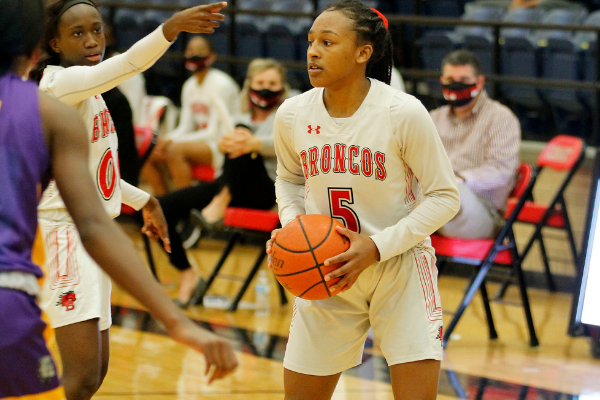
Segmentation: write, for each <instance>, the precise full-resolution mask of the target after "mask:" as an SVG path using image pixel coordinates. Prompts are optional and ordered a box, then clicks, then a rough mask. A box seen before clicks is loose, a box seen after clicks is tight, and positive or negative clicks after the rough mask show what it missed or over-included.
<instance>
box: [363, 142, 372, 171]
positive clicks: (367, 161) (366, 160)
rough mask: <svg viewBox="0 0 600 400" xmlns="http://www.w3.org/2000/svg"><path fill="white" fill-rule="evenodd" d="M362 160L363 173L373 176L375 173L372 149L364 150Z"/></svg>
mask: <svg viewBox="0 0 600 400" xmlns="http://www.w3.org/2000/svg"><path fill="white" fill-rule="evenodd" d="M361 162H362V172H363V175H364V176H371V175H372V174H373V154H371V150H370V149H367V148H365V149H363V150H362V156H361Z"/></svg>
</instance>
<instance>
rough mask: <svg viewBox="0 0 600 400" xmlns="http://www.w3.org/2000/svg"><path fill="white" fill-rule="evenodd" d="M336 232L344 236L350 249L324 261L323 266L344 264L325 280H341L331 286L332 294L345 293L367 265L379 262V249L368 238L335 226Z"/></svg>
mask: <svg viewBox="0 0 600 400" xmlns="http://www.w3.org/2000/svg"><path fill="white" fill-rule="evenodd" d="M336 230H337V231H338V233H339V234H340V235H343V236H346V237H347V238H348V239H349V240H350V248H349V249H348V250H346V251H345V252H343V253H342V254H338V255H337V256H335V257H331V258H330V259H327V260H325V265H330V264H335V263H342V262H345V264H344V265H343V266H341V267H340V268H338V269H336V270H335V271H333V272H330V273H329V274H327V275H326V276H325V280H326V281H329V280H331V279H334V278H341V279H340V280H339V282H337V283H336V284H335V285H333V286H331V288H330V290H331V291H332V292H333V291H337V290H341V291H342V292H345V291H346V290H348V289H350V288H351V287H352V285H354V282H356V280H357V279H358V276H359V275H360V274H361V273H362V272H363V271H364V270H365V269H367V267H368V266H369V265H371V264H373V263H374V262H375V261H378V260H379V249H377V246H376V245H375V242H373V240H371V238H370V237H368V236H364V235H361V234H359V233H356V232H353V231H351V230H350V229H347V228H344V227H343V226H337V227H336Z"/></svg>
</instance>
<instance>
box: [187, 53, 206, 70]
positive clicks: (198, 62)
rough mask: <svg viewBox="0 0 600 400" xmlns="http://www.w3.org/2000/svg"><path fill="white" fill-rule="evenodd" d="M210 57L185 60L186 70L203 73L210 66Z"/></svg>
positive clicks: (194, 57)
mask: <svg viewBox="0 0 600 400" xmlns="http://www.w3.org/2000/svg"><path fill="white" fill-rule="evenodd" d="M208 59H209V57H198V56H193V57H189V58H186V59H185V69H187V70H188V71H190V72H196V71H202V70H203V69H204V68H207V67H208V66H209V64H208Z"/></svg>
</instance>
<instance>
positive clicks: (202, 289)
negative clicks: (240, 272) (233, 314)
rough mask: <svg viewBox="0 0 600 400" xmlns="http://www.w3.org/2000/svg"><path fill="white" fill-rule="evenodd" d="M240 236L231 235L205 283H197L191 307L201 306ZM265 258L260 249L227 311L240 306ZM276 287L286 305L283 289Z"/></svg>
mask: <svg viewBox="0 0 600 400" xmlns="http://www.w3.org/2000/svg"><path fill="white" fill-rule="evenodd" d="M241 236H242V234H241V232H239V231H234V232H233V234H232V235H231V238H230V239H229V241H228V242H227V245H226V246H225V249H224V250H223V253H222V254H221V257H220V258H219V261H217V264H216V265H215V267H214V268H213V270H212V272H211V273H210V276H209V277H208V279H207V280H206V281H203V280H201V281H200V282H199V283H198V286H196V288H195V289H194V292H193V293H192V296H191V298H190V304H193V305H201V304H202V301H203V299H204V296H205V295H206V292H207V291H208V289H209V288H210V286H211V285H212V284H213V282H214V280H215V279H216V278H217V276H218V275H219V272H220V271H221V268H223V265H224V264H225V261H226V260H227V257H229V254H231V252H232V250H233V248H234V246H235V245H236V243H237V242H238V240H239V239H240V237H241ZM266 256H267V253H266V251H265V250H264V249H262V250H261V252H260V253H259V255H258V257H257V259H256V261H255V262H254V265H253V266H252V269H251V270H250V272H249V273H248V275H247V276H246V278H245V279H244V281H243V283H242V287H241V288H240V289H239V290H238V292H237V293H236V295H235V297H234V299H233V300H232V302H231V304H230V306H229V308H228V311H235V310H237V308H238V306H239V304H240V301H241V300H242V297H243V296H244V294H245V293H246V290H248V287H249V286H250V283H252V279H254V277H255V276H256V273H257V272H258V270H259V269H260V266H261V264H262V263H263V261H264V260H265V257H266ZM277 286H278V287H279V297H280V301H281V305H285V304H287V303H288V300H287V297H286V295H285V289H284V288H283V287H282V286H281V285H277Z"/></svg>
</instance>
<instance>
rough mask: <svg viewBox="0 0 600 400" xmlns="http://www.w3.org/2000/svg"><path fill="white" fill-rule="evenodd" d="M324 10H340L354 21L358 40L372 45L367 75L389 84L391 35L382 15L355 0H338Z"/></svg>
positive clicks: (391, 56) (391, 55)
mask: <svg viewBox="0 0 600 400" xmlns="http://www.w3.org/2000/svg"><path fill="white" fill-rule="evenodd" d="M325 11H341V12H343V13H344V15H345V16H346V17H347V18H349V19H351V20H353V21H354V30H355V31H356V34H357V37H358V40H359V42H361V43H365V42H367V43H370V44H371V45H372V46H373V54H372V55H371V59H370V60H369V62H368V64H367V76H368V77H369V78H373V79H377V80H379V81H382V82H385V83H387V84H388V85H389V84H390V80H391V78H392V65H393V64H392V63H393V54H392V37H391V35H390V32H389V31H388V27H387V21H386V20H385V19H384V17H383V16H382V15H381V14H379V13H378V12H377V11H375V10H373V9H371V8H369V7H367V6H365V5H364V4H363V3H361V2H359V1H357V0H342V1H338V2H336V3H333V4H332V5H331V6H329V7H328V8H327V9H326V10H325Z"/></svg>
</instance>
